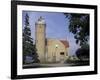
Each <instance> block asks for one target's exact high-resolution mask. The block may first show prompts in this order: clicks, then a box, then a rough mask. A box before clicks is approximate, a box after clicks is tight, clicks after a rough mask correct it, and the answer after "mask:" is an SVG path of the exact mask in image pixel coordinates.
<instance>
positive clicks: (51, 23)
mask: <svg viewBox="0 0 100 80" xmlns="http://www.w3.org/2000/svg"><path fill="white" fill-rule="evenodd" d="M26 13H28V15H29V23H30V29H31V36H32V38H33V39H34V40H35V22H36V21H37V20H38V18H39V17H40V16H42V17H43V18H44V19H45V21H46V37H47V38H55V39H66V40H67V41H68V42H69V45H70V47H69V53H70V55H73V54H75V51H76V49H77V48H79V45H77V44H76V43H75V39H74V35H73V34H72V33H71V32H69V30H68V26H69V21H68V19H67V18H65V15H64V14H63V13H60V12H57V13H55V12H34V11H23V13H22V14H23V15H22V19H23V20H22V26H23V27H24V21H25V15H26Z"/></svg>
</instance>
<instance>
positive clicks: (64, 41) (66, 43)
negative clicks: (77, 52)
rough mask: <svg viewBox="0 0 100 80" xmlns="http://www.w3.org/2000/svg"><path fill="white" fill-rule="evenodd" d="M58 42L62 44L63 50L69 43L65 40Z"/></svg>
mask: <svg viewBox="0 0 100 80" xmlns="http://www.w3.org/2000/svg"><path fill="white" fill-rule="evenodd" d="M60 42H62V43H63V44H64V46H65V48H68V47H69V42H68V41H67V40H60Z"/></svg>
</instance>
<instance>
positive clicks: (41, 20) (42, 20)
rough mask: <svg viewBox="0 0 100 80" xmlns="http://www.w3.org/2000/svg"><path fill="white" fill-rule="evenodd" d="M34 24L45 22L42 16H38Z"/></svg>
mask: <svg viewBox="0 0 100 80" xmlns="http://www.w3.org/2000/svg"><path fill="white" fill-rule="evenodd" d="M36 24H46V22H45V20H44V18H43V17H42V16H40V18H39V19H38V20H37V22H36Z"/></svg>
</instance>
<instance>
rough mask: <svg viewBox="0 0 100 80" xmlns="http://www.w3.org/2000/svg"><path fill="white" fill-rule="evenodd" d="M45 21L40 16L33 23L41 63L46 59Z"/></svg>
mask: <svg viewBox="0 0 100 80" xmlns="http://www.w3.org/2000/svg"><path fill="white" fill-rule="evenodd" d="M45 38H46V22H45V20H44V18H43V17H42V16H40V17H39V19H38V20H37V21H36V23H35V44H36V49H37V53H38V56H39V60H40V62H41V63H44V62H45V59H46V56H45V55H46V44H45V42H46V41H45Z"/></svg>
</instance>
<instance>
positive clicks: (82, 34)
mask: <svg viewBox="0 0 100 80" xmlns="http://www.w3.org/2000/svg"><path fill="white" fill-rule="evenodd" d="M64 15H65V16H66V17H67V18H68V19H69V23H70V24H69V31H70V32H72V33H73V34H74V38H75V39H76V43H77V44H78V43H79V44H80V46H82V45H84V44H87V42H88V40H89V14H78V13H71V14H70V13H69V14H67V13H64Z"/></svg>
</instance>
